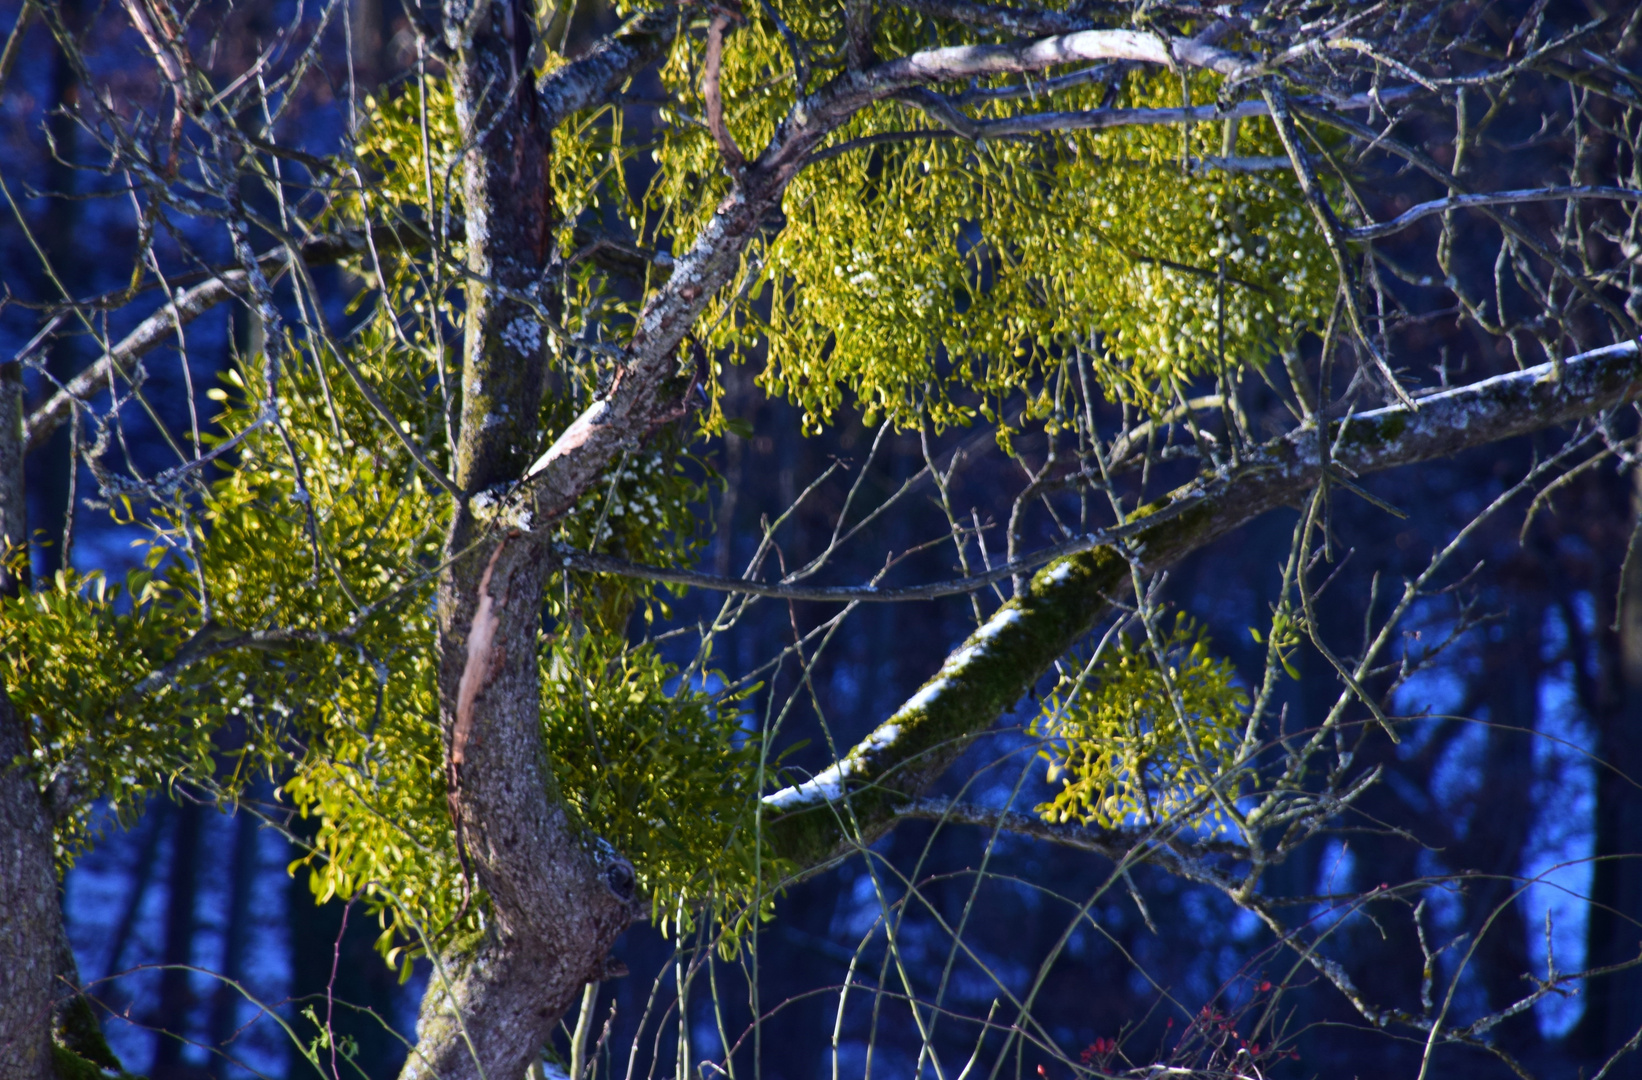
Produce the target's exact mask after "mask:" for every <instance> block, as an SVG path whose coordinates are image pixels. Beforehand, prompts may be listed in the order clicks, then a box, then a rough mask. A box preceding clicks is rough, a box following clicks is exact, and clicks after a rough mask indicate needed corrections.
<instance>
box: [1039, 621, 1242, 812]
mask: <svg viewBox="0 0 1642 1080" xmlns="http://www.w3.org/2000/svg"><path fill="white" fill-rule="evenodd" d="M1159 637H1160V641H1159V642H1158V644H1159V645H1160V646H1161V649H1154V648H1153V645H1152V643H1150V642H1148V641H1146V640H1141V641H1139V642H1138V643H1137V642H1134V641H1131V640H1130V639H1129V638H1128V637H1127V636H1126V635H1119V637H1118V639H1117V640H1116V641H1115V642H1114V643H1113V644H1112V645H1111V646H1110V647H1109V648H1108V649H1107V651H1106V652H1105V653H1104V654H1103V655H1102V656H1101V658H1100V659H1099V661H1098V662H1097V663H1096V665H1095V667H1094V670H1093V671H1092V672H1089V673H1087V674H1086V675H1084V676H1082V677H1073V676H1068V677H1067V678H1065V679H1063V681H1062V683H1061V685H1060V686H1059V687H1058V688H1057V689H1056V691H1055V693H1054V694H1053V695H1052V696H1051V697H1050V698H1048V699H1047V700H1046V703H1045V706H1044V709H1043V711H1042V712H1041V713H1040V714H1039V716H1038V718H1037V719H1036V720H1034V721H1033V724H1032V732H1033V734H1035V735H1037V736H1038V737H1040V738H1042V739H1043V740H1044V746H1043V750H1042V751H1041V753H1042V755H1043V757H1045V758H1046V759H1047V760H1048V761H1049V782H1050V783H1051V784H1054V783H1057V782H1058V783H1059V785H1060V790H1058V791H1057V792H1056V793H1055V796H1054V798H1052V799H1050V800H1049V801H1047V802H1045V803H1042V804H1041V805H1039V806H1037V807H1036V810H1037V812H1038V813H1039V814H1040V815H1042V816H1043V817H1044V819H1045V820H1047V821H1051V822H1068V821H1075V822H1078V823H1081V824H1085V825H1087V824H1099V825H1102V826H1106V827H1112V826H1117V825H1125V824H1154V823H1156V822H1159V821H1162V820H1165V819H1167V818H1169V817H1170V816H1172V815H1175V814H1176V813H1177V812H1179V811H1181V810H1182V809H1183V808H1187V807H1197V808H1199V809H1202V810H1207V811H1210V812H1211V813H1212V811H1213V809H1214V802H1213V800H1212V799H1206V798H1205V796H1208V795H1209V793H1210V788H1211V785H1215V784H1219V785H1220V787H1221V793H1222V795H1225V796H1227V797H1230V796H1231V795H1232V794H1234V793H1232V792H1229V791H1228V790H1227V785H1226V779H1225V777H1226V771H1227V769H1228V768H1231V767H1232V766H1233V765H1234V764H1235V758H1236V755H1237V751H1238V747H1239V744H1240V741H1241V739H1242V736H1243V725H1244V721H1245V717H1246V715H1247V709H1248V704H1249V699H1248V694H1247V693H1246V692H1245V691H1244V689H1243V688H1242V687H1241V686H1239V685H1238V684H1237V681H1236V672H1235V670H1234V669H1233V667H1232V665H1231V663H1230V662H1229V661H1227V660H1225V659H1223V658H1221V657H1218V656H1216V655H1215V654H1214V653H1213V651H1212V650H1211V649H1210V645H1209V640H1208V637H1207V635H1206V633H1205V632H1204V630H1203V629H1202V628H1201V627H1198V626H1196V625H1195V624H1193V623H1192V621H1191V620H1190V619H1188V618H1186V617H1185V616H1184V615H1182V616H1180V617H1178V618H1177V619H1176V621H1175V625H1174V627H1173V629H1172V630H1170V631H1168V632H1167V633H1163V632H1162V631H1160V633H1159Z"/></svg>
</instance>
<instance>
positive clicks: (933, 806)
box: [900, 797, 1249, 861]
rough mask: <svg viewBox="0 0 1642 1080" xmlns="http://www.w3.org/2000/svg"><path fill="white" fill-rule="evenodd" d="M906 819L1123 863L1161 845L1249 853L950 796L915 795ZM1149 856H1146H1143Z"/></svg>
mask: <svg viewBox="0 0 1642 1080" xmlns="http://www.w3.org/2000/svg"><path fill="white" fill-rule="evenodd" d="M900 816H901V817H902V818H906V819H911V820H915V821H938V822H943V823H949V824H954V825H974V826H976V827H977V828H982V829H992V830H996V831H1000V832H1008V833H1014V834H1016V835H1018V836H1030V837H1032V838H1033V839H1036V840H1047V841H1049V842H1050V843H1052V844H1059V845H1061V846H1062V847H1070V848H1076V849H1077V850H1079V851H1090V852H1094V853H1095V854H1096V855H1104V856H1106V857H1107V858H1108V859H1112V860H1114V861H1121V860H1123V859H1133V858H1134V857H1135V853H1136V852H1137V851H1144V850H1145V849H1148V848H1157V849H1159V850H1160V851H1165V852H1168V853H1170V854H1172V855H1173V856H1175V857H1177V858H1179V857H1185V858H1190V859H1205V858H1209V857H1211V856H1223V857H1229V858H1232V859H1244V858H1247V857H1248V854H1249V853H1248V850H1247V849H1246V848H1244V847H1243V845H1241V844H1237V843H1233V842H1231V841H1229V840H1205V839H1200V838H1197V837H1193V836H1179V835H1172V834H1171V833H1170V831H1169V830H1167V829H1163V830H1160V829H1157V828H1117V829H1108V828H1102V827H1101V826H1099V825H1075V824H1060V825H1054V824H1050V823H1049V822H1047V821H1045V820H1043V818H1041V817H1038V816H1037V815H1036V814H1023V813H1021V812H1020V811H1019V810H1000V809H997V808H996V807H991V806H982V805H980V804H978V803H969V802H960V801H958V800H956V799H947V798H923V797H921V798H916V799H913V800H912V801H910V802H909V803H907V804H906V806H905V807H903V808H902V809H901V811H900ZM1144 858H1145V856H1144V855H1143V856H1142V859H1144Z"/></svg>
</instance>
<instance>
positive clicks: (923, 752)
mask: <svg viewBox="0 0 1642 1080" xmlns="http://www.w3.org/2000/svg"><path fill="white" fill-rule="evenodd" d="M1639 396H1642V353H1639V350H1638V344H1637V342H1634V341H1631V342H1623V343H1621V344H1618V345H1613V346H1609V347H1607V348H1604V349H1597V350H1595V351H1593V352H1588V353H1584V354H1582V355H1579V356H1575V357H1571V358H1568V359H1566V360H1563V361H1560V362H1553V363H1547V364H1542V365H1539V366H1538V367H1533V368H1529V369H1528V370H1526V371H1520V372H1514V373H1512V374H1509V375H1501V376H1498V377H1496V378H1492V379H1486V380H1483V381H1482V382H1478V383H1474V384H1472V385H1470V386H1466V387H1461V388H1459V389H1455V390H1449V391H1446V392H1443V393H1440V394H1433V395H1431V396H1429V397H1425V398H1423V399H1421V400H1420V401H1419V402H1418V403H1417V408H1409V407H1407V406H1400V405H1399V406H1393V407H1390V408H1384V409H1376V410H1374V411H1372V412H1367V413H1361V414H1357V415H1352V416H1348V417H1346V418H1345V419H1343V420H1339V421H1333V422H1331V423H1330V425H1329V428H1328V430H1327V432H1326V433H1324V432H1319V431H1318V430H1317V429H1316V428H1315V427H1302V428H1299V429H1297V430H1295V431H1293V432H1291V433H1289V434H1288V435H1286V436H1283V437H1282V438H1278V439H1274V440H1272V441H1270V442H1268V443H1266V444H1265V445H1263V446H1260V447H1258V448H1256V449H1254V450H1253V451H1252V452H1250V453H1248V454H1247V455H1246V456H1245V457H1244V459H1243V460H1242V462H1241V463H1240V464H1238V465H1237V466H1236V467H1234V468H1229V469H1227V470H1224V471H1222V472H1220V473H1216V474H1213V475H1210V476H1205V477H1201V478H1199V479H1198V480H1195V481H1193V482H1192V483H1190V484H1187V485H1185V486H1183V487H1180V488H1178V489H1176V490H1175V491H1173V492H1170V493H1169V494H1168V495H1167V496H1165V497H1164V498H1162V499H1159V500H1157V501H1156V502H1153V503H1151V504H1150V505H1148V506H1144V507H1142V508H1140V509H1139V510H1137V511H1136V512H1135V513H1134V514H1133V515H1132V516H1131V520H1136V519H1140V520H1144V519H1145V518H1147V517H1155V518H1158V519H1159V520H1158V522H1157V524H1156V525H1154V526H1153V527H1152V528H1150V529H1145V530H1143V531H1141V532H1139V533H1138V534H1136V535H1134V536H1133V537H1132V538H1130V539H1128V540H1127V541H1125V542H1124V544H1123V547H1122V548H1121V549H1120V548H1119V547H1118V546H1116V545H1107V546H1102V547H1097V548H1093V549H1091V550H1089V551H1084V552H1079V553H1077V554H1074V555H1070V556H1068V557H1066V558H1062V559H1058V560H1056V561H1055V562H1053V563H1051V564H1050V565H1048V566H1047V567H1045V568H1044V569H1043V570H1041V571H1039V572H1038V573H1037V574H1036V575H1035V576H1034V577H1033V578H1032V581H1031V584H1030V586H1029V588H1028V589H1027V590H1026V591H1025V592H1024V593H1023V594H1021V595H1020V596H1017V597H1016V598H1014V599H1012V600H1010V601H1009V602H1008V603H1006V604H1004V605H1003V606H1002V607H1001V608H999V609H998V611H997V612H996V613H995V614H994V615H993V616H992V617H991V618H990V619H989V620H987V622H986V623H985V624H984V625H983V626H981V627H980V629H978V630H976V631H975V632H974V633H973V634H971V635H970V636H969V638H968V639H967V640H965V642H964V643H963V645H962V646H961V647H959V648H958V649H957V650H956V651H954V652H953V653H952V654H951V655H950V656H949V657H948V658H947V660H946V662H945V663H944V664H943V665H942V667H941V670H940V671H939V672H938V673H937V674H936V675H935V677H934V678H932V679H930V680H929V681H928V682H926V683H925V684H924V685H923V688H922V689H920V690H919V691H918V693H916V694H914V695H913V696H912V697H911V698H910V699H908V700H907V702H906V703H905V704H904V705H902V706H901V707H900V708H899V709H897V710H896V711H895V713H894V714H893V715H891V716H890V717H889V718H888V719H887V720H885V721H884V722H883V723H882V724H880V725H879V726H878V727H877V728H876V729H874V730H873V731H872V732H871V733H870V734H869V735H868V736H867V737H866V738H865V739H863V740H862V741H861V742H859V743H858V744H856V746H855V747H854V748H853V749H851V750H850V751H849V753H848V754H846V755H845V756H844V757H843V759H842V760H840V761H839V762H837V763H836V764H834V765H832V766H831V767H829V768H828V769H826V770H825V771H823V772H821V773H820V774H818V775H816V776H815V777H813V778H812V779H810V780H808V781H806V782H804V783H802V784H798V785H795V786H792V787H788V788H786V789H784V790H781V791H777V792H774V793H773V794H770V795H767V796H765V799H764V805H765V809H766V811H767V812H768V813H769V815H770V819H769V821H768V822H767V824H766V829H767V835H769V836H770V837H771V839H772V841H773V843H774V844H775V847H776V849H777V851H778V852H779V853H780V854H781V855H782V856H785V857H787V858H790V859H793V860H794V861H796V862H798V863H799V864H800V865H802V866H807V867H813V866H818V865H822V864H825V863H827V862H830V861H831V860H833V859H835V858H838V857H840V856H842V855H843V854H845V853H847V852H848V851H850V850H853V849H854V848H855V846H857V845H858V844H861V843H870V842H872V840H874V839H876V838H877V837H878V836H880V835H882V834H883V833H884V832H885V831H887V830H888V829H890V828H891V827H893V825H894V824H895V822H896V821H897V820H898V819H899V818H900V817H901V816H902V815H903V813H904V812H905V808H906V806H907V805H908V803H909V800H912V799H915V798H917V797H918V796H920V795H922V793H923V792H924V791H925V790H926V789H927V788H928V787H929V785H930V784H931V783H932V782H933V781H934V780H935V779H936V778H937V777H939V776H940V775H941V774H942V773H943V772H944V771H945V770H946V769H947V768H948V767H949V766H950V765H952V764H953V762H955V761H956V760H957V758H958V756H959V755H960V754H962V753H963V751H964V749H965V748H966V747H967V746H968V745H969V744H970V743H971V742H972V741H973V740H974V739H975V738H976V737H977V736H979V735H980V734H981V733H982V732H984V731H985V730H986V729H987V728H989V727H990V726H991V725H992V724H993V723H994V722H995V721H996V720H997V718H998V717H999V716H1001V715H1003V714H1004V713H1006V712H1008V711H1009V710H1010V709H1011V708H1013V707H1014V705H1015V703H1016V702H1018V701H1019V700H1020V699H1021V698H1022V697H1024V696H1025V695H1026V694H1027V693H1028V692H1029V691H1030V690H1031V689H1032V687H1033V686H1034V685H1036V683H1037V682H1038V680H1039V679H1041V678H1042V677H1043V676H1044V675H1045V674H1046V673H1047V672H1048V671H1049V670H1050V667H1051V665H1053V664H1054V662H1055V661H1056V660H1057V659H1059V658H1060V657H1061V656H1062V655H1063V654H1065V653H1066V651H1067V650H1068V649H1071V648H1072V647H1073V646H1074V645H1076V644H1077V642H1078V641H1079V640H1080V639H1081V638H1082V637H1083V636H1084V635H1085V634H1087V633H1088V632H1089V631H1090V630H1091V629H1092V628H1093V627H1094V626H1095V625H1096V624H1097V623H1099V622H1100V621H1101V620H1102V619H1104V618H1105V617H1107V616H1108V615H1109V614H1110V613H1111V612H1112V610H1113V607H1114V604H1115V603H1116V602H1117V601H1118V600H1119V599H1120V598H1121V597H1122V595H1123V593H1124V591H1125V589H1126V588H1127V586H1128V585H1129V582H1130V580H1131V565H1130V560H1131V559H1133V560H1135V561H1136V562H1138V563H1139V564H1140V565H1141V566H1142V567H1143V568H1144V569H1146V570H1148V571H1156V570H1162V569H1165V568H1167V567H1168V566H1170V565H1172V564H1174V563H1176V562H1178V561H1179V560H1180V559H1182V558H1184V557H1185V556H1186V555H1189V554H1190V553H1192V552H1194V551H1196V550H1198V549H1200V548H1202V547H1205V546H1206V545H1208V544H1210V543H1213V542H1214V541H1216V540H1218V539H1220V538H1222V537H1224V536H1226V535H1227V534H1229V533H1231V532H1232V531H1234V530H1236V529H1238V528H1239V527H1241V526H1242V525H1244V524H1246V523H1248V522H1249V521H1252V520H1253V519H1255V518H1256V517H1259V516H1260V515H1262V514H1264V513H1266V512H1267V511H1269V510H1273V509H1275V508H1277V507H1279V506H1286V505H1292V504H1293V503H1295V502H1297V501H1298V500H1300V499H1301V498H1303V497H1304V496H1305V494H1306V493H1307V492H1308V491H1310V490H1311V489H1312V488H1313V487H1314V486H1315V485H1316V484H1317V483H1318V482H1319V481H1320V480H1321V479H1322V478H1323V476H1324V473H1325V469H1329V470H1340V471H1342V472H1343V473H1345V474H1346V475H1349V476H1359V475H1362V474H1366V473H1371V472H1379V471H1382V470H1385V469H1392V468H1397V467H1398V466H1403V465H1414V464H1417V463H1419V462H1423V461H1429V460H1431V459H1433V458H1439V457H1447V456H1449V455H1452V454H1457V453H1459V452H1461V451H1464V450H1469V449H1473V448H1475V447H1479V446H1486V445H1488V444H1490V443H1495V442H1499V441H1500V440H1502V439H1509V438H1513V437H1515V436H1518V435H1525V434H1528V433H1530V432H1534V431H1540V430H1544V429H1546V428H1551V427H1556V426H1559V425H1562V424H1568V423H1573V422H1576V421H1579V420H1584V419H1589V418H1592V417H1595V416H1597V415H1598V414H1600V413H1602V412H1604V411H1606V410H1608V409H1612V408H1615V407H1617V406H1620V405H1624V404H1627V403H1629V402H1631V401H1634V400H1636V399H1637V398H1638V397H1639ZM1324 437H1326V439H1327V441H1328V444H1329V446H1328V448H1327V453H1326V455H1325V453H1324V449H1325V448H1324V446H1323V438H1324Z"/></svg>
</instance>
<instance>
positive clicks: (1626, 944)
mask: <svg viewBox="0 0 1642 1080" xmlns="http://www.w3.org/2000/svg"><path fill="white" fill-rule="evenodd" d="M1633 476H1634V477H1635V484H1636V487H1635V488H1634V489H1633V491H1632V495H1631V500H1632V504H1633V509H1632V514H1633V517H1635V516H1637V515H1642V472H1638V473H1634V474H1633ZM1615 554H1617V553H1615ZM1602 584H1603V587H1605V588H1608V589H1612V584H1613V583H1612V579H1607V578H1604V580H1603V583H1602ZM1618 584H1619V587H1618V590H1617V592H1618V600H1619V618H1618V631H1617V632H1614V631H1613V630H1612V629H1610V625H1611V624H1610V620H1609V618H1608V616H1609V613H1610V612H1611V610H1612V608H1611V606H1610V603H1606V602H1604V601H1606V600H1607V599H1608V598H1607V597H1605V596H1603V597H1597V598H1595V599H1596V600H1597V611H1598V616H1599V618H1600V619H1601V621H1602V625H1599V626H1598V627H1597V632H1596V640H1595V642H1594V645H1595V647H1596V650H1599V655H1596V656H1594V657H1592V658H1591V660H1592V661H1593V666H1594V668H1595V672H1594V674H1595V676H1596V679H1594V680H1587V681H1586V682H1587V685H1589V686H1591V690H1590V691H1588V692H1587V693H1586V710H1587V713H1588V714H1589V715H1590V716H1591V718H1592V721H1593V726H1594V728H1595V735H1596V744H1595V746H1594V747H1592V755H1593V757H1594V758H1595V759H1596V761H1597V762H1598V765H1597V769H1596V815H1595V816H1596V822H1595V826H1596V827H1595V833H1596V836H1595V845H1594V847H1595V850H1594V852H1593V858H1594V859H1595V863H1594V866H1593V868H1592V875H1591V907H1590V915H1589V921H1588V922H1587V923H1586V947H1585V948H1586V953H1585V965H1586V966H1587V967H1606V966H1609V965H1613V964H1622V963H1625V962H1627V961H1631V960H1635V959H1637V957H1638V956H1639V955H1642V792H1639V791H1638V789H1637V785H1638V784H1642V532H1638V533H1633V536H1632V539H1631V551H1630V554H1629V557H1628V558H1627V559H1626V560H1625V562H1624V570H1623V576H1622V578H1621V579H1620V580H1619V583H1618ZM1593 684H1594V685H1593ZM1593 698H1594V700H1593ZM1639 1028H1642V968H1630V969H1628V970H1626V971H1621V972H1617V973H1615V974H1612V975H1607V976H1604V977H1602V978H1597V979H1592V980H1591V982H1590V984H1589V987H1588V988H1587V990H1586V992H1585V1012H1584V1015H1583V1016H1582V1017H1581V1018H1580V1022H1579V1026H1578V1027H1577V1028H1575V1030H1574V1032H1573V1033H1572V1035H1571V1036H1570V1043H1571V1045H1572V1047H1573V1048H1574V1049H1575V1051H1576V1052H1577V1053H1578V1054H1579V1055H1580V1056H1581V1057H1583V1058H1585V1059H1586V1060H1590V1061H1600V1060H1603V1059H1605V1058H1606V1057H1607V1056H1608V1055H1609V1054H1612V1053H1613V1052H1614V1051H1615V1050H1617V1049H1618V1048H1619V1047H1621V1046H1623V1045H1624V1044H1625V1043H1626V1042H1627V1041H1628V1040H1629V1039H1630V1038H1631V1037H1632V1036H1634V1035H1635V1034H1636V1033H1637V1031H1638V1029H1639Z"/></svg>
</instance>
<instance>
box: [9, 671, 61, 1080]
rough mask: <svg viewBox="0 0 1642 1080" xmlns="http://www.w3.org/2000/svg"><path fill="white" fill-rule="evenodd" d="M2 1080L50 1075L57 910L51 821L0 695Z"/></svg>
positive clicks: (24, 744)
mask: <svg viewBox="0 0 1642 1080" xmlns="http://www.w3.org/2000/svg"><path fill="white" fill-rule="evenodd" d="M0 910H3V911H4V912H5V918H4V920H3V921H0V928H3V929H0V949H4V955H3V956H0V1076H5V1077H8V1078H15V1080H43V1078H45V1077H48V1076H51V1075H52V1060H51V1058H52V1047H51V1000H52V989H53V983H54V982H55V980H56V971H57V940H58V937H59V936H60V935H61V934H62V918H63V917H62V911H61V910H60V908H59V906H58V903H57V873H56V870H55V868H54V867H53V866H52V837H51V819H50V817H49V816H48V815H47V814H46V808H45V805H44V804H43V803H42V801H41V799H40V792H39V789H38V788H37V787H36V786H35V783H34V776H33V772H32V770H30V769H29V766H28V740H27V738H26V737H25V733H24V730H23V726H22V724H21V723H20V722H19V721H18V719H17V717H16V715H15V714H14V713H13V711H12V707H11V701H10V699H9V698H8V697H6V696H5V695H0Z"/></svg>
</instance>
